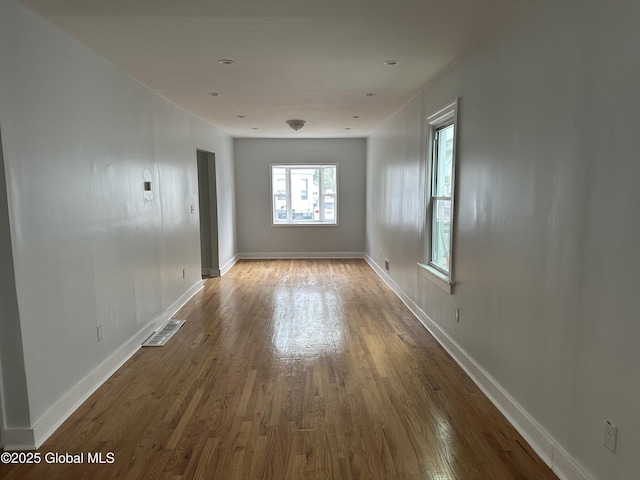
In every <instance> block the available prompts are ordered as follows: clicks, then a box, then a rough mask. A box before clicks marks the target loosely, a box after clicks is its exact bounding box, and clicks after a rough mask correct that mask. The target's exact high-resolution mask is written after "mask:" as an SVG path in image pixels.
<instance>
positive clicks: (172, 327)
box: [142, 320, 184, 347]
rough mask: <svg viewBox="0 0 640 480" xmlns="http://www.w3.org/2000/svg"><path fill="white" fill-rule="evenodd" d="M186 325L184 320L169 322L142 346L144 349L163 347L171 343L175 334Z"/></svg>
mask: <svg viewBox="0 0 640 480" xmlns="http://www.w3.org/2000/svg"><path fill="white" fill-rule="evenodd" d="M182 325H184V320H169V321H168V322H167V323H165V324H164V325H163V326H162V328H161V329H160V330H158V331H157V332H154V333H153V335H151V336H150V337H149V338H147V340H146V341H145V342H144V343H143V344H142V346H143V347H162V346H164V344H165V343H167V342H168V341H169V339H170V338H171V337H173V334H174V333H176V332H177V331H178V329H179V328H180V327H181V326H182Z"/></svg>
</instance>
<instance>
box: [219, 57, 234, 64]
mask: <svg viewBox="0 0 640 480" xmlns="http://www.w3.org/2000/svg"><path fill="white" fill-rule="evenodd" d="M218 63H219V64H220V65H233V60H230V59H228V58H221V59H220V60H218Z"/></svg>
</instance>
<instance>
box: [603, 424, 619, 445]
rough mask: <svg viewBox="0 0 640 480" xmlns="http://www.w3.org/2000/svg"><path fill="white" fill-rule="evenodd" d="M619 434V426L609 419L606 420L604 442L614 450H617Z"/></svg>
mask: <svg viewBox="0 0 640 480" xmlns="http://www.w3.org/2000/svg"><path fill="white" fill-rule="evenodd" d="M617 436H618V427H616V426H615V425H614V424H613V423H611V422H610V421H609V420H606V421H605V422H604V435H603V437H602V443H603V445H604V446H605V447H607V448H608V449H609V450H611V451H612V452H615V451H616V437H617Z"/></svg>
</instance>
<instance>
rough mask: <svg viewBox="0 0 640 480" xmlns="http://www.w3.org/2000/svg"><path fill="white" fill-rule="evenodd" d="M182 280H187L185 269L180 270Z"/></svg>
mask: <svg viewBox="0 0 640 480" xmlns="http://www.w3.org/2000/svg"><path fill="white" fill-rule="evenodd" d="M182 278H183V279H185V278H187V269H186V268H183V269H182Z"/></svg>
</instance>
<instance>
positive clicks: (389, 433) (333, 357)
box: [0, 260, 556, 480]
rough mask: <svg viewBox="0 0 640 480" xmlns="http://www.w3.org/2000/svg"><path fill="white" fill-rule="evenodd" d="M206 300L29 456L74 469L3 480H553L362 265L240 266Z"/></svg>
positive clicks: (21, 473)
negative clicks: (71, 459) (92, 460)
mask: <svg viewBox="0 0 640 480" xmlns="http://www.w3.org/2000/svg"><path fill="white" fill-rule="evenodd" d="M205 285H206V287H205V289H204V291H202V292H200V293H199V294H198V295H197V296H196V297H195V298H194V299H193V300H192V301H191V302H189V304H187V305H186V306H185V308H183V309H182V310H181V311H180V312H179V313H178V315H176V318H182V319H185V320H186V323H185V325H184V326H183V327H182V328H181V330H180V331H179V332H178V333H177V334H176V335H175V336H174V337H173V338H172V339H171V340H170V341H169V343H168V344H167V345H166V346H165V347H162V348H144V349H141V350H140V351H138V352H137V353H136V354H135V355H134V357H132V358H131V359H130V361H129V362H127V363H126V364H125V365H124V366H123V367H122V368H121V369H120V370H119V371H118V372H116V373H115V374H114V375H113V376H112V377H111V378H110V379H109V380H108V381H107V383H106V384H104V385H103V386H102V387H101V388H100V389H99V390H98V391H97V392H96V393H95V394H94V395H92V396H91V397H90V398H89V399H88V400H87V401H86V402H85V403H84V404H83V405H82V406H81V407H80V408H79V409H78V410H77V411H76V412H75V413H74V414H73V415H72V416H71V417H70V418H69V419H68V420H67V421H66V422H65V423H64V424H63V425H62V426H61V427H60V429H59V430H58V431H57V432H56V433H55V434H54V435H53V436H52V437H51V438H50V439H49V440H48V441H47V442H46V443H45V445H43V446H42V448H40V450H39V451H38V452H39V453H41V455H42V456H44V455H45V454H46V453H47V452H58V453H61V454H64V453H70V454H72V455H77V454H80V453H82V452H85V456H84V458H83V459H82V460H83V461H84V463H83V464H79V465H75V464H47V463H46V462H45V461H44V459H43V460H42V462H41V463H40V464H39V465H31V466H7V465H2V464H0V478H3V479H20V480H23V479H45V478H46V479H69V480H71V479H73V480H76V479H115V478H123V479H124V478H126V479H142V478H149V479H156V478H157V479H181V478H182V479H191V478H203V479H239V480H245V479H247V480H249V479H251V480H253V479H275V480H279V479H292V480H294V479H296V480H297V479H336V480H338V479H340V480H342V479H344V480H355V479H362V480H375V479H381V480H390V479H431V480H452V479H456V480H473V479H478V480H508V479H511V480H513V479H535V480H544V479H555V478H556V477H555V476H554V475H553V473H552V472H551V471H550V470H549V469H548V468H547V467H546V465H544V463H543V462H542V461H541V460H540V459H539V458H538V457H537V456H536V455H535V454H534V453H533V451H532V450H531V449H530V447H529V446H528V445H527V444H526V443H525V442H524V440H523V439H522V438H521V437H520V435H519V434H517V433H516V431H515V430H514V429H513V428H512V427H511V426H510V425H509V424H508V422H507V421H506V420H505V419H504V418H503V417H502V416H501V414H500V413H499V412H498V411H497V410H496V409H495V408H494V407H493V406H492V405H491V403H490V402H489V401H488V400H487V399H486V398H485V397H484V396H483V394H482V393H481V392H480V390H479V389H478V388H477V387H476V386H475V385H474V384H473V382H472V381H471V380H470V379H469V378H468V377H467V376H466V375H465V374H464V372H463V371H462V370H461V369H460V368H459V367H458V366H457V365H456V364H455V362H454V361H453V360H452V359H451V358H450V357H449V356H448V355H447V353H446V352H445V351H444V350H443V349H442V348H441V347H440V346H439V345H438V344H437V342H436V341H435V340H434V339H433V338H432V337H431V336H430V334H429V333H428V332H427V331H426V330H425V329H424V327H422V326H421V325H420V324H419V323H418V321H417V320H416V319H415V318H414V317H413V316H412V315H411V313H410V312H409V311H408V310H407V309H406V308H405V306H404V305H403V304H402V303H401V302H400V300H399V299H398V298H397V297H396V296H395V294H394V293H393V292H391V291H390V290H389V289H388V288H387V287H386V286H385V285H384V284H383V283H382V282H381V281H380V280H379V279H378V278H377V276H376V275H375V273H374V272H373V271H372V270H371V269H370V267H369V266H368V265H367V264H366V263H365V262H364V261H362V260H304V261H303V260H277V261H241V262H239V263H238V264H236V265H235V266H234V267H233V268H232V269H231V271H230V272H229V273H228V274H227V275H225V276H224V277H222V278H215V279H213V278H212V279H209V280H206V283H205ZM86 452H100V453H102V456H103V459H104V460H107V461H108V460H109V457H107V454H108V453H109V452H112V453H113V459H114V462H113V463H106V464H97V465H96V464H87V454H86Z"/></svg>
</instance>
